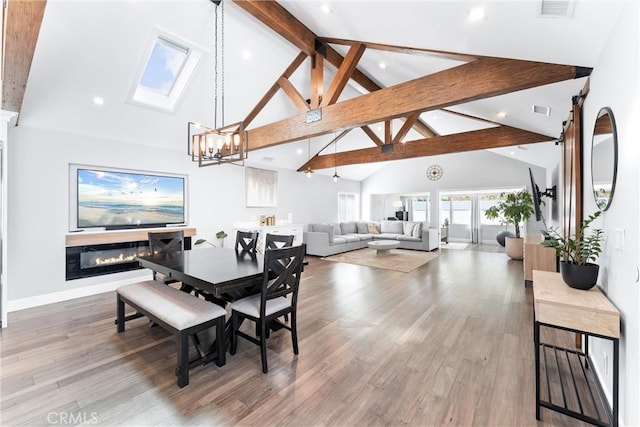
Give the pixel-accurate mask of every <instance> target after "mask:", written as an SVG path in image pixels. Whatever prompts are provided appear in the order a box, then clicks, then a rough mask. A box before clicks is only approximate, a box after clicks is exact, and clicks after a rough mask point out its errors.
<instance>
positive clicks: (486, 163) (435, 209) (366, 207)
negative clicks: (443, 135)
mask: <svg viewBox="0 0 640 427" xmlns="http://www.w3.org/2000/svg"><path fill="white" fill-rule="evenodd" d="M388 163H389V164H388V165H387V166H386V167H384V168H383V169H381V170H379V171H378V172H376V173H375V174H373V175H371V176H370V177H368V178H367V179H365V180H364V181H363V182H362V212H363V216H364V217H365V219H370V220H379V219H380V216H381V215H382V204H381V203H382V200H384V197H380V196H379V195H380V194H406V193H425V192H429V193H430V194H431V206H430V208H431V224H432V225H431V226H432V227H434V226H436V224H440V220H439V218H438V215H439V200H440V192H443V191H458V190H483V189H495V188H498V189H502V188H513V187H526V188H528V189H529V187H530V184H529V182H530V179H529V169H528V168H529V167H531V169H532V170H533V173H534V176H535V179H536V182H537V183H538V186H539V187H540V189H541V190H542V189H543V188H542V187H543V186H544V185H545V183H546V170H545V169H543V168H540V167H537V166H533V165H530V164H528V163H524V162H521V161H519V160H516V159H512V158H508V157H505V156H501V155H499V154H495V153H491V152H489V151H473V152H466V153H455V154H447V155H441V156H431V157H422V158H416V159H408V160H402V161H394V162H388ZM431 165H440V166H442V169H443V175H442V178H440V179H439V180H438V181H431V180H429V179H427V176H426V171H427V168H428V167H429V166H431ZM395 199H399V198H397V197H396V198H394V197H389V198H388V199H387V202H386V212H387V213H389V210H390V209H391V206H392V201H393V200H395ZM367 215H368V217H367ZM542 228H544V227H543V225H542V222H539V223H538V222H536V221H535V217H534V218H532V219H531V220H529V221H528V222H527V227H526V230H527V232H528V233H535V232H537V231H539V230H540V229H542Z"/></svg>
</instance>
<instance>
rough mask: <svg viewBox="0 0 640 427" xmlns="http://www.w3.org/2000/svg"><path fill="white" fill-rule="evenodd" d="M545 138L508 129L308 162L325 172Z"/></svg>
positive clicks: (448, 136) (520, 143)
mask: <svg viewBox="0 0 640 427" xmlns="http://www.w3.org/2000/svg"><path fill="white" fill-rule="evenodd" d="M549 140H550V138H549V137H548V136H546V135H541V134H538V133H534V132H529V131H525V130H522V129H518V128H513V127H510V126H500V127H494V128H489V129H482V130H475V131H470V132H462V133H456V134H453V135H445V136H437V137H434V138H425V139H421V140H417V141H411V142H407V143H402V144H394V150H393V151H392V152H389V153H382V151H381V150H380V148H379V147H373V148H364V149H360V150H353V151H348V152H342V153H337V154H328V155H324V156H317V157H315V158H314V159H312V161H311V162H308V166H310V167H311V168H312V169H315V170H317V169H326V168H332V167H334V166H347V165H355V164H362V163H373V162H384V161H389V160H402V159H409V158H414V157H426V156H435V155H439V154H449V153H459V152H463V151H474V150H485V149H488V148H498V147H508V146H512V145H525V144H532V143H537V142H545V141H549Z"/></svg>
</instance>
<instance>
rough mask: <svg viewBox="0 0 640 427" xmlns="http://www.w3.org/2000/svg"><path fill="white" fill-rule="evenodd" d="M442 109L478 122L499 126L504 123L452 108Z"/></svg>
mask: <svg viewBox="0 0 640 427" xmlns="http://www.w3.org/2000/svg"><path fill="white" fill-rule="evenodd" d="M442 111H444V112H445V113H449V114H453V115H454V116H458V117H464V118H465V119H471V120H476V121H478V122H483V123H490V124H492V125H497V126H502V125H503V123H500V122H495V121H493V120H487V119H483V118H482V117H477V116H472V115H471V114H465V113H459V112H457V111H454V110H452V109H450V108H443V109H442Z"/></svg>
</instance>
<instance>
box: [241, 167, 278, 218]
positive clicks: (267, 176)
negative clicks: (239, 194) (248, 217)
mask: <svg viewBox="0 0 640 427" xmlns="http://www.w3.org/2000/svg"><path fill="white" fill-rule="evenodd" d="M244 170H245V185H246V202H247V207H248V208H274V207H276V206H277V204H278V172H277V171H272V170H267V169H258V168H252V167H248V166H247V167H245V168H244Z"/></svg>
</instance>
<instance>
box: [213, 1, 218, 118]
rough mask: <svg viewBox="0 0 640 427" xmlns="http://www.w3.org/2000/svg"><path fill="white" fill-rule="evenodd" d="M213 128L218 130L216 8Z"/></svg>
mask: <svg viewBox="0 0 640 427" xmlns="http://www.w3.org/2000/svg"><path fill="white" fill-rule="evenodd" d="M213 41H214V49H213V76H214V77H213V102H214V104H213V128H214V129H217V128H218V6H217V5H216V10H215V24H214V27H213Z"/></svg>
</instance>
